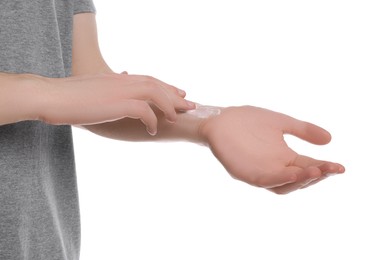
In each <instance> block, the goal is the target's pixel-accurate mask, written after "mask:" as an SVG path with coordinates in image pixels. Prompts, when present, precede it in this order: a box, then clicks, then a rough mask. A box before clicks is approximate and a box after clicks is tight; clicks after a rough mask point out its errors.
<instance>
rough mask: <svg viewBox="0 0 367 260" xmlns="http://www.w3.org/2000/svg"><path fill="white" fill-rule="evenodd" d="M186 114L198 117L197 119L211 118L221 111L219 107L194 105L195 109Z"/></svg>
mask: <svg viewBox="0 0 367 260" xmlns="http://www.w3.org/2000/svg"><path fill="white" fill-rule="evenodd" d="M186 113H187V114H189V115H192V116H195V117H198V118H209V117H212V116H217V115H220V113H221V110H220V108H219V107H213V106H204V105H200V104H196V108H195V109H193V110H188V111H186Z"/></svg>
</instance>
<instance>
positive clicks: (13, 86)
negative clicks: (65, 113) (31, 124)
mask: <svg viewBox="0 0 367 260" xmlns="http://www.w3.org/2000/svg"><path fill="white" fill-rule="evenodd" d="M37 81H38V77H37V76H35V75H29V74H9V73H0V125H5V124H11V123H16V122H20V121H25V120H37V119H38V118H39V111H40V109H41V108H40V105H41V100H42V91H43V89H42V86H41V85H40V84H37Z"/></svg>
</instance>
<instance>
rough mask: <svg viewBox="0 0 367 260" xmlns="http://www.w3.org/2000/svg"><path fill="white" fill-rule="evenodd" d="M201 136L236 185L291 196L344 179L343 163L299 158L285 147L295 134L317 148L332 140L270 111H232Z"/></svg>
mask: <svg viewBox="0 0 367 260" xmlns="http://www.w3.org/2000/svg"><path fill="white" fill-rule="evenodd" d="M200 134H201V135H202V136H203V138H204V139H205V140H206V142H207V144H208V145H209V147H210V148H211V150H212V152H213V154H214V155H215V156H216V157H217V158H218V160H219V161H220V162H221V163H222V164H223V166H224V167H225V169H226V170H227V171H228V172H229V174H230V175H231V176H232V177H234V178H235V179H238V180H241V181H244V182H247V183H248V184H251V185H254V186H258V187H263V188H266V189H268V190H270V191H272V192H275V193H277V194H286V193H289V192H292V191H295V190H297V189H300V188H305V187H308V186H310V185H312V184H315V183H317V182H319V181H321V180H323V179H325V178H326V177H328V176H329V175H331V174H337V173H343V172H344V167H343V166H342V165H340V164H338V163H332V162H327V161H321V160H316V159H313V158H310V157H307V156H303V155H299V154H297V153H296V152H294V151H293V150H292V149H290V148H289V147H288V146H287V144H286V142H285V141H284V137H283V135H284V134H291V135H294V136H297V137H299V138H301V139H303V140H306V141H308V142H310V143H313V144H318V145H322V144H327V143H329V142H330V140H331V136H330V134H329V133H328V132H327V131H326V130H324V129H322V128H320V127H318V126H315V125H313V124H310V123H307V122H303V121H300V120H297V119H294V118H292V117H289V116H287V115H284V114H281V113H277V112H273V111H270V110H266V109H262V108H257V107H251V106H243V107H229V108H225V109H223V110H222V112H221V114H220V115H217V116H214V117H210V118H208V119H206V120H204V121H203V123H202V125H201V127H200Z"/></svg>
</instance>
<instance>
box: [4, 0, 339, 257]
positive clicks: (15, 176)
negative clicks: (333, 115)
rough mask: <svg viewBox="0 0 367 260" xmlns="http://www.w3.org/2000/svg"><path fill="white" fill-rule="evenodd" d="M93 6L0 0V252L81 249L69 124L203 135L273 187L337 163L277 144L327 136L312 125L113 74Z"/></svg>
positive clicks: (159, 136)
mask: <svg viewBox="0 0 367 260" xmlns="http://www.w3.org/2000/svg"><path fill="white" fill-rule="evenodd" d="M94 11H95V9H94V6H93V3H92V2H91V0H33V1H29V0H3V1H1V2H0V71H1V73H0V125H1V126H0V259H37V260H42V259H58V260H59V259H78V258H79V247H80V221H79V205H78V194H77V184H76V177H75V166H74V156H73V146H72V136H71V128H70V125H76V126H80V127H83V128H86V129H88V130H90V131H92V132H94V133H97V134H99V135H102V136H105V137H109V138H113V139H120V140H130V141H137V140H139V141H153V140H156V141H158V140H186V141H190V142H195V143H201V144H203V145H206V146H208V147H209V148H210V149H211V151H212V152H213V153H214V155H215V156H216V157H217V158H218V160H219V161H220V162H221V163H222V164H223V166H224V167H225V168H226V169H227V171H228V172H229V174H231V175H232V176H233V177H234V178H236V179H239V180H242V181H244V182H246V183H248V184H251V185H255V186H259V187H263V188H266V189H269V190H270V191H272V192H275V193H278V194H285V193H289V192H292V191H295V190H297V189H300V188H304V187H307V186H309V185H312V184H314V183H316V182H318V181H320V180H322V179H324V178H326V177H327V176H328V175H329V174H331V173H342V172H344V168H343V166H342V165H340V164H337V163H332V162H325V161H320V160H316V159H312V158H309V157H306V156H302V155H298V154H297V153H296V152H294V151H292V150H291V149H290V148H288V146H287V145H286V143H285V141H284V139H283V134H285V133H288V134H293V135H295V136H297V137H300V138H302V139H304V140H307V141H309V142H311V143H314V144H326V143H328V142H329V141H330V138H331V137H330V134H329V133H328V132H327V131H325V130H323V129H321V128H319V127H317V126H315V125H313V124H310V123H307V122H302V121H299V120H296V119H294V118H291V117H289V116H287V115H284V114H280V113H276V112H273V111H269V110H266V109H262V108H257V107H251V106H243V107H228V108H219V107H210V106H201V105H197V104H194V103H192V102H190V101H187V100H185V99H184V97H185V92H184V91H182V90H180V89H178V88H176V87H173V86H171V85H169V84H166V83H164V82H162V81H160V80H158V79H155V78H153V77H149V76H140V75H128V74H127V73H122V74H116V73H114V72H113V71H111V69H110V68H109V67H108V65H107V64H106V62H105V61H104V60H103V58H102V55H101V54H100V51H99V47H98V41H97V31H96V24H95V15H94ZM229 126H230V127H229Z"/></svg>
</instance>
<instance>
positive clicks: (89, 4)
mask: <svg viewBox="0 0 367 260" xmlns="http://www.w3.org/2000/svg"><path fill="white" fill-rule="evenodd" d="M95 12H96V8H95V6H94V3H93V0H74V14H79V13H95Z"/></svg>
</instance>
